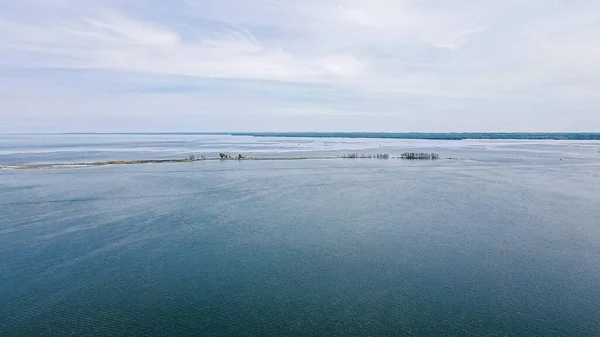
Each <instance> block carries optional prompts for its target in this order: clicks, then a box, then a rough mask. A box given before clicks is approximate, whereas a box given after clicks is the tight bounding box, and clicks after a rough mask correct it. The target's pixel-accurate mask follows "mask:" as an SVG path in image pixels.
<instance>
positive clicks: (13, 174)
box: [0, 157, 600, 336]
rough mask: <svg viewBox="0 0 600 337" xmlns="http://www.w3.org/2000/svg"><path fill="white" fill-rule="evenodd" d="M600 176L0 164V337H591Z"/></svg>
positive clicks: (471, 169) (492, 169) (330, 165)
mask: <svg viewBox="0 0 600 337" xmlns="http://www.w3.org/2000/svg"><path fill="white" fill-rule="evenodd" d="M486 158H489V157H486ZM599 168H600V166H599V165H598V163H597V162H596V163H594V162H592V161H589V162H585V163H580V162H569V161H567V162H566V163H565V161H563V162H561V163H556V164H555V165H549V164H548V162H547V161H544V160H541V161H539V162H522V163H518V164H511V165H507V164H506V163H505V162H502V161H493V160H491V159H490V160H483V161H469V160H460V161H453V160H440V161H435V162H432V161H427V162H409V161H400V160H395V161H393V160H389V161H377V160H355V161H352V160H307V161H272V162H263V161H260V162H252V161H243V162H235V161H227V162H195V163H180V164H150V165H130V166H128V165H118V166H106V167H88V168H77V169H75V168H72V169H71V168H69V169H43V170H0V298H1V299H2V301H0V336H398V335H406V336H596V335H599V334H600V305H599V303H600V226H599V222H598V219H600V193H598V186H600V170H598V169H599Z"/></svg>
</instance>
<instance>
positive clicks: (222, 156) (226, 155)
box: [219, 153, 246, 160]
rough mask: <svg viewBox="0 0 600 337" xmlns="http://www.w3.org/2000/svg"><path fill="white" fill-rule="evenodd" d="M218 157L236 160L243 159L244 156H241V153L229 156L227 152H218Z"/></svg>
mask: <svg viewBox="0 0 600 337" xmlns="http://www.w3.org/2000/svg"><path fill="white" fill-rule="evenodd" d="M219 158H221V159H237V160H242V159H244V158H246V157H244V156H242V154H238V155H237V156H236V157H231V156H230V155H228V154H225V153H219Z"/></svg>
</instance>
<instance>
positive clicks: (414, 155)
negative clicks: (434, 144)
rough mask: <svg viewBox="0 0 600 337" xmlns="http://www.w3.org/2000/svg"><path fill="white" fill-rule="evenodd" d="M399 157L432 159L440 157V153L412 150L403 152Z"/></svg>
mask: <svg viewBox="0 0 600 337" xmlns="http://www.w3.org/2000/svg"><path fill="white" fill-rule="evenodd" d="M400 158H402V159H425V160H434V159H440V155H439V154H437V153H423V152H421V153H414V152H405V153H403V154H402V155H401V156H400Z"/></svg>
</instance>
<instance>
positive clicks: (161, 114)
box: [0, 0, 600, 133]
mask: <svg viewBox="0 0 600 337" xmlns="http://www.w3.org/2000/svg"><path fill="white" fill-rule="evenodd" d="M599 41H600V1H596V0H586V1H584V0H568V1H567V0H564V1H562V0H471V1H467V0H454V1H447V0H369V1H365V0H169V1H159V0H145V1H142V0H126V1H125V0H120V1H117V0H85V1H82V0H52V1H49V0H0V132H2V133H12V132H177V131H182V132H194V131H196V132H228V131H231V132H233V131H248V132H251V131H380V132H413V131H414V132H469V131H471V132H593V131H600V42H599Z"/></svg>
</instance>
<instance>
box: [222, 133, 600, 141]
mask: <svg viewBox="0 0 600 337" xmlns="http://www.w3.org/2000/svg"><path fill="white" fill-rule="evenodd" d="M231 135H234V136H236V135H237V136H254V137H307V138H392V139H430V140H463V139H522V140H600V133H467V132H464V133H425V132H410V133H386V132H262V133H257V132H248V133H231Z"/></svg>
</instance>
